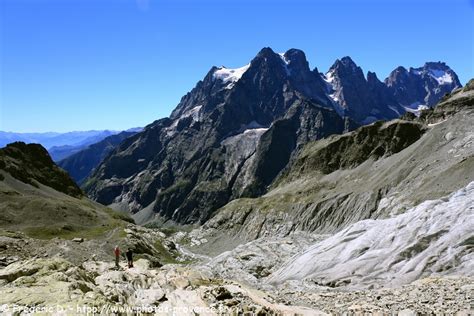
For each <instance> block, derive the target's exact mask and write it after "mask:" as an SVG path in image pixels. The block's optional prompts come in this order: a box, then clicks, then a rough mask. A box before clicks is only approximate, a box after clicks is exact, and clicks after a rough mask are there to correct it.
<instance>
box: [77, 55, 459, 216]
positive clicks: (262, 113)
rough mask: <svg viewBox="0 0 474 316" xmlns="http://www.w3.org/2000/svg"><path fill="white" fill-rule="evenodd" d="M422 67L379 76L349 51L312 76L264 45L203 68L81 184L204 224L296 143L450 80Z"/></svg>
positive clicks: (371, 117) (105, 199)
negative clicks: (167, 112)
mask: <svg viewBox="0 0 474 316" xmlns="http://www.w3.org/2000/svg"><path fill="white" fill-rule="evenodd" d="M426 65H427V66H426ZM426 65H425V67H423V68H421V69H418V68H417V69H418V70H417V71H419V72H420V76H419V77H416V80H411V81H408V80H404V79H400V80H398V79H397V77H396V76H392V77H394V78H392V79H390V78H389V79H387V80H386V83H384V82H382V81H380V80H379V79H378V78H377V76H376V75H375V74H374V73H371V72H369V73H368V75H367V77H366V76H364V73H363V72H362V69H361V68H360V67H358V66H357V65H356V64H355V62H354V61H353V60H352V59H351V58H350V57H344V58H342V59H340V60H337V61H336V62H335V63H334V65H333V66H332V67H331V68H330V69H329V71H327V72H326V73H325V74H322V73H320V72H319V71H318V70H317V69H313V70H311V69H310V68H309V64H308V61H307V60H306V57H305V54H304V52H302V51H301V50H297V49H290V50H288V51H287V52H286V53H284V54H278V53H275V52H274V51H273V50H272V49H270V48H264V49H262V50H261V51H260V52H259V53H258V54H257V56H256V57H255V58H254V59H253V60H252V61H251V62H250V63H249V64H247V65H245V66H243V67H241V68H237V69H229V68H226V67H219V68H218V67H212V68H211V70H210V71H209V73H208V74H207V75H206V76H205V77H204V79H203V80H202V81H199V82H198V83H197V85H196V87H195V88H194V89H193V90H192V91H191V92H189V93H187V94H186V95H185V96H183V98H182V99H181V102H180V103H179V104H178V105H177V107H176V108H175V110H174V111H173V112H172V114H171V116H170V117H169V118H164V119H161V120H158V121H155V122H153V123H152V124H150V125H148V126H147V127H146V128H145V129H144V130H143V131H142V132H141V133H138V134H136V135H134V136H132V137H130V138H128V139H126V140H125V141H123V142H122V143H121V144H120V145H119V146H118V147H117V149H116V150H115V151H114V152H113V153H112V154H111V155H109V156H108V157H106V158H105V159H104V161H103V162H102V163H101V164H100V165H99V166H98V167H97V168H96V170H95V172H94V173H93V174H92V175H91V177H90V179H89V180H88V181H87V183H86V190H87V192H88V193H89V195H90V196H91V197H92V198H94V199H95V200H97V201H98V202H100V203H103V204H106V205H112V204H113V205H114V206H117V207H120V208H121V209H128V210H129V211H131V212H132V213H135V212H138V211H140V210H143V209H145V211H147V212H152V213H153V212H154V213H158V214H159V215H160V216H162V217H164V218H166V219H173V220H175V221H178V222H181V223H194V222H205V221H207V220H208V219H209V218H210V217H211V216H212V215H213V212H214V211H215V210H216V209H218V208H219V207H221V206H223V205H225V204H226V203H228V202H229V201H231V200H233V199H235V198H238V197H254V196H259V195H261V194H263V193H265V192H266V191H267V188H268V186H269V185H270V184H271V183H272V181H274V179H275V178H276V177H277V176H278V174H279V173H280V172H281V171H282V170H284V169H285V167H286V166H287V165H288V163H289V162H291V161H292V159H294V157H295V153H297V152H298V151H299V150H300V149H301V148H302V147H303V146H304V145H305V144H306V143H308V142H310V141H314V140H317V139H320V138H325V137H328V136H329V135H332V134H341V133H343V132H345V131H348V130H352V129H354V128H355V127H357V126H359V125H364V124H368V123H371V122H374V121H376V120H390V119H394V118H397V117H399V116H400V115H402V114H403V113H405V111H406V110H405V109H406V106H407V104H406V102H405V99H404V97H403V94H402V93H401V92H400V91H404V89H407V90H410V91H411V92H410V91H409V94H408V95H411V94H412V92H413V93H414V94H415V96H414V97H413V98H408V97H407V99H408V100H409V101H410V102H414V101H415V100H416V101H419V102H420V103H421V102H426V104H427V105H432V104H434V103H435V102H436V101H438V100H439V99H440V98H441V97H442V96H443V93H444V92H450V91H451V90H453V89H456V88H457V87H459V86H460V84H459V80H457V77H456V76H455V74H454V72H453V71H452V70H450V69H449V67H447V66H446V65H444V64H436V65H435V64H433V63H427V64H426ZM425 68H426V69H425ZM441 68H442V69H441ZM438 70H439V71H438ZM415 75H416V74H415ZM415 75H414V76H415ZM433 76H434V77H433ZM448 77H449V78H448ZM404 85H405V86H404ZM418 90H424V91H425V94H422V93H419V92H418ZM414 91H416V93H415V92H414ZM412 100H413V101H412ZM356 140H357V139H356ZM328 155H330V153H328Z"/></svg>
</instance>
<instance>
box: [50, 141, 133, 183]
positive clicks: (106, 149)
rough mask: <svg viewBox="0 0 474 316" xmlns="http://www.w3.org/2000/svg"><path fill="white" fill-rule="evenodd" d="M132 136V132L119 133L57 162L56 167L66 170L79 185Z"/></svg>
mask: <svg viewBox="0 0 474 316" xmlns="http://www.w3.org/2000/svg"><path fill="white" fill-rule="evenodd" d="M134 134H135V133H134V132H121V133H119V134H117V135H112V136H109V137H106V138H105V139H103V140H101V141H99V142H97V143H95V144H92V145H89V146H87V147H86V148H85V149H82V150H80V151H79V152H77V153H75V154H73V155H71V156H69V157H67V158H65V159H63V160H61V161H59V162H58V165H59V166H60V167H61V168H63V169H64V170H66V171H67V172H68V173H69V175H71V177H72V178H73V179H74V180H75V181H76V183H78V184H81V183H82V182H83V181H84V179H85V178H87V177H88V176H89V174H90V173H91V172H92V170H93V169H94V168H95V167H97V166H98V165H99V164H100V162H101V161H102V160H103V159H104V158H105V157H106V156H107V155H108V154H109V153H110V152H111V151H112V150H113V149H114V148H115V147H116V146H118V144H120V143H121V142H122V141H123V140H124V139H126V138H127V137H130V136H132V135H134Z"/></svg>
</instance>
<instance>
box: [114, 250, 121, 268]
mask: <svg viewBox="0 0 474 316" xmlns="http://www.w3.org/2000/svg"><path fill="white" fill-rule="evenodd" d="M114 253H115V268H117V269H118V268H120V266H119V260H120V248H119V247H118V246H115V249H114Z"/></svg>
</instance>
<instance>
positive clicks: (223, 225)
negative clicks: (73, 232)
mask: <svg viewBox="0 0 474 316" xmlns="http://www.w3.org/2000/svg"><path fill="white" fill-rule="evenodd" d="M473 100H474V91H472V90H459V91H457V92H456V93H454V94H453V95H452V96H451V97H450V98H448V99H446V100H445V101H443V102H442V103H440V104H439V106H438V107H437V108H435V109H434V110H429V111H427V112H426V113H422V115H421V116H420V118H415V119H414V121H402V120H395V121H391V122H388V123H374V124H373V125H369V126H364V127H361V128H360V129H358V130H356V131H354V132H351V133H349V134H345V135H342V136H334V137H330V138H328V139H324V140H320V141H317V142H312V143H309V144H307V145H306V146H305V148H304V149H303V150H302V151H301V153H300V154H299V155H298V157H296V158H295V160H294V162H293V163H292V164H291V166H290V167H289V168H288V169H287V170H285V171H284V172H283V173H282V175H281V176H280V177H279V178H278V179H277V180H276V181H275V183H274V184H273V186H272V189H271V190H270V191H269V192H268V193H267V194H265V195H263V196H262V197H259V198H257V199H237V200H234V201H232V202H230V203H229V204H227V205H226V206H225V207H223V208H222V209H220V210H219V211H218V212H217V214H216V215H215V216H214V217H213V218H212V219H211V220H210V221H208V222H207V223H206V224H205V225H204V227H205V231H206V238H207V239H208V240H209V241H210V242H213V243H215V245H214V247H215V248H216V249H221V247H224V249H225V246H224V245H225V243H226V242H227V241H228V240H229V238H228V237H226V236H230V238H231V239H232V238H233V236H239V239H240V240H253V239H256V238H259V237H263V236H286V235H288V234H290V233H291V232H294V231H317V232H318V233H328V232H335V231H337V230H339V229H341V228H343V227H345V226H347V225H348V224H350V223H355V222H357V221H360V220H364V219H367V218H373V219H376V218H383V217H387V216H391V215H394V214H399V213H403V212H404V211H406V210H407V209H409V208H411V207H413V206H415V205H417V204H419V203H420V202H422V201H425V200H428V199H437V198H440V197H442V196H445V195H447V194H450V193H451V192H453V191H455V190H458V189H460V188H462V187H463V186H466V185H467V184H468V183H469V182H471V181H473V180H474V173H473V170H474V168H473V167H474V165H473V164H474V158H473V156H474V146H473V145H472V140H473V137H474V134H473V131H472V117H473V115H474V113H473V111H474V110H473V108H472V106H473ZM421 124H426V125H423V126H422V125H421ZM403 140H404V141H403ZM205 247H208V246H205Z"/></svg>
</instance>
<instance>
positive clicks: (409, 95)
mask: <svg viewBox="0 0 474 316" xmlns="http://www.w3.org/2000/svg"><path fill="white" fill-rule="evenodd" d="M385 84H386V85H387V87H388V88H389V90H390V92H391V94H393V96H394V97H395V99H396V100H397V101H398V102H399V104H400V105H402V106H404V107H407V108H409V109H417V108H419V107H420V106H427V107H432V106H433V105H435V104H436V103H438V101H439V100H440V99H441V97H443V96H444V95H445V94H447V93H448V94H449V93H451V91H453V90H454V89H456V88H460V87H461V83H460V82H459V79H458V76H457V75H456V73H455V72H454V71H453V70H452V69H451V68H449V67H448V66H447V65H446V64H445V63H442V62H428V63H426V64H425V65H424V66H423V67H420V68H410V69H408V70H407V69H405V68H404V67H398V68H397V69H395V70H394V71H392V72H391V73H390V75H389V76H388V78H387V79H385Z"/></svg>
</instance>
